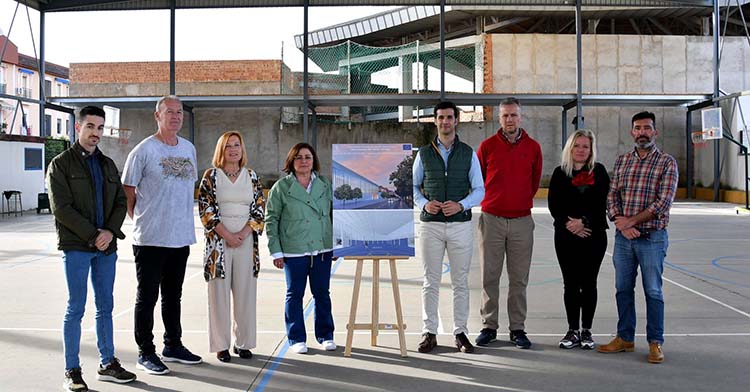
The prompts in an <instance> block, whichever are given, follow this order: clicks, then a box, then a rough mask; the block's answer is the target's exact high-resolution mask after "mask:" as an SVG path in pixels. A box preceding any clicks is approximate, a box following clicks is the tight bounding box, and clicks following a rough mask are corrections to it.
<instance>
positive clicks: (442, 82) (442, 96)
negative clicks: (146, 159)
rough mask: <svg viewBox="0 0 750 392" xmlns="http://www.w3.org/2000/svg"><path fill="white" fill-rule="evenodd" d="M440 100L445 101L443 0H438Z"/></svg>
mask: <svg viewBox="0 0 750 392" xmlns="http://www.w3.org/2000/svg"><path fill="white" fill-rule="evenodd" d="M440 100H441V101H444V100H445V0H440Z"/></svg>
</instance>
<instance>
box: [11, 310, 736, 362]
mask: <svg viewBox="0 0 750 392" xmlns="http://www.w3.org/2000/svg"><path fill="white" fill-rule="evenodd" d="M311 301H312V300H311ZM309 305H312V303H310V304H309ZM312 308H313V307H312V306H310V309H312ZM0 331H7V332H54V333H61V332H62V329H61V328H21V327H0ZM84 332H86V333H93V332H94V331H84ZM114 332H116V333H128V334H132V333H133V330H132V329H116V330H114ZM162 332H164V331H163V330H157V329H155V330H154V333H162ZM182 333H183V334H186V335H188V334H190V335H193V334H207V333H208V331H205V330H184V331H182ZM256 333H257V334H258V335H284V336H286V331H257V332H256ZM307 333H308V334H315V331H314V330H309V331H307ZM346 333H347V331H338V332H334V335H346ZM354 334H355V335H370V331H354ZM404 334H406V335H412V336H421V335H422V332H404ZM379 335H393V336H397V335H398V332H396V331H380V333H379ZM437 335H438V336H453V334H452V333H449V332H445V333H438V334H437ZM473 335H474V334H469V336H473ZM528 335H529V336H537V337H559V336H560V333H559V332H555V333H529V334H528ZM593 336H602V337H606V336H609V337H611V336H614V335H613V334H607V333H599V334H593ZM636 336H646V334H636ZM664 336H666V337H683V338H685V337H687V338H693V337H714V336H720V337H721V336H737V337H745V336H747V337H750V332H716V333H713V332H712V333H706V332H686V333H665V334H664ZM288 346H289V345H288V344H286V347H285V348H284V347H282V351H284V350H285V349H288V348H289V347H288ZM284 354H285V352H284ZM279 357H280V358H281V357H282V352H281V351H280V352H279Z"/></svg>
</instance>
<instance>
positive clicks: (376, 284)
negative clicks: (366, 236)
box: [344, 256, 409, 357]
mask: <svg viewBox="0 0 750 392" xmlns="http://www.w3.org/2000/svg"><path fill="white" fill-rule="evenodd" d="M344 259H345V260H357V273H356V274H355V275H354V290H353V292H352V307H351V310H350V311H349V324H347V325H346V330H347V332H346V349H345V350H344V356H345V357H351V356H352V340H353V339H354V330H357V329H365V330H370V345H372V346H376V345H377V344H378V332H379V331H380V330H388V331H392V330H394V329H395V330H398V345H399V347H400V348H401V356H402V357H406V335H405V334H404V331H405V330H406V324H404V317H403V315H402V311H401V294H400V293H399V289H398V274H397V273H396V260H408V259H409V257H403V256H395V257H373V258H366V257H345V258H344ZM365 259H367V260H372V262H373V263H372V320H371V321H370V323H359V324H357V323H356V320H357V302H359V287H360V284H361V283H362V268H363V266H364V262H365ZM381 260H388V262H389V265H390V267H391V286H392V287H393V302H394V304H395V305H396V325H394V324H388V323H381V322H380V320H379V316H380V314H379V307H380V301H379V298H380V261H381Z"/></svg>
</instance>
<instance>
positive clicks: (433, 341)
mask: <svg viewBox="0 0 750 392" xmlns="http://www.w3.org/2000/svg"><path fill="white" fill-rule="evenodd" d="M422 338H423V339H422V341H421V342H419V347H418V348H417V351H419V352H420V353H428V352H430V351H432V349H433V348H435V347H437V336H435V334H434V333H429V332H425V333H423V334H422Z"/></svg>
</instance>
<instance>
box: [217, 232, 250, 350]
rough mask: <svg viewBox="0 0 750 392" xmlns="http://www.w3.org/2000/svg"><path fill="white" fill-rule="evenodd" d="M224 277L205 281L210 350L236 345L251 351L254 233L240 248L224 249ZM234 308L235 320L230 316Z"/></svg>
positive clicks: (225, 348) (224, 348) (227, 348)
mask: <svg viewBox="0 0 750 392" xmlns="http://www.w3.org/2000/svg"><path fill="white" fill-rule="evenodd" d="M224 263H225V267H224V271H225V273H226V278H225V279H221V278H217V279H213V280H211V281H210V282H208V346H209V351H211V352H219V351H223V350H229V349H230V348H231V345H232V331H234V336H235V345H236V346H237V347H238V348H241V349H246V350H250V349H253V348H255V345H256V330H257V327H256V309H257V306H256V296H257V288H258V278H256V277H254V276H253V236H248V237H247V238H245V241H243V242H242V245H241V246H240V247H239V248H229V247H227V248H225V250H224ZM232 310H234V320H233V319H232Z"/></svg>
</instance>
